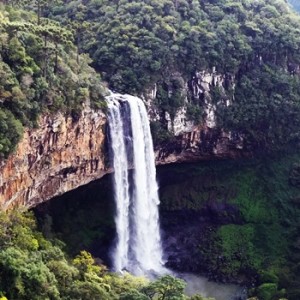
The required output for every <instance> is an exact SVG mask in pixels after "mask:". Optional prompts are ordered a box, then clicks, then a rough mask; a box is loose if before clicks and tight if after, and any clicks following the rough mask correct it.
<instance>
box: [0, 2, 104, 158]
mask: <svg viewBox="0 0 300 300" xmlns="http://www.w3.org/2000/svg"><path fill="white" fill-rule="evenodd" d="M37 2H41V3H40V4H39V5H42V1H37ZM16 3H18V4H16ZM7 4H8V5H6V6H3V5H2V4H1V5H0V132H1V134H0V158H1V157H7V156H8V154H10V153H11V152H12V151H13V150H14V149H15V147H16V145H17V143H18V141H19V140H20V138H21V136H22V132H23V126H35V125H36V124H37V119H38V116H39V114H40V113H45V112H50V113H52V112H56V111H58V110H60V111H62V112H65V113H71V112H72V113H74V112H76V113H77V114H78V113H79V112H80V110H81V109H82V108H83V107H84V106H86V105H91V106H94V107H98V108H99V107H101V102H103V93H104V88H103V86H102V85H101V83H100V77H99V75H97V74H96V73H95V71H94V70H93V69H92V68H91V67H89V63H90V62H91V60H90V58H89V57H88V56H87V55H80V56H78V54H77V52H76V47H75V46H74V45H73V43H72V40H73V34H72V32H71V31H70V30H68V29H67V28H65V27H62V26H61V25H60V24H58V23H56V22H53V21H50V20H42V21H41V20H38V19H37V18H36V15H35V14H34V13H31V12H25V11H22V10H19V9H17V8H15V7H16V6H22V5H24V4H28V1H24V2H23V1H19V2H17V1H16V2H11V1H8V3H7ZM31 4H32V5H35V4H33V3H32V2H31ZM13 6H14V7H13ZM8 128H9V130H8Z"/></svg>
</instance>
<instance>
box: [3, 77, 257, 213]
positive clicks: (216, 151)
mask: <svg viewBox="0 0 300 300" xmlns="http://www.w3.org/2000/svg"><path fill="white" fill-rule="evenodd" d="M173 76H175V77H176V76H177V77H178V76H179V75H178V74H174V75H173ZM226 80H227V81H228V79H226V78H225V76H222V75H220V74H216V73H205V72H199V73H196V74H195V76H194V77H193V78H191V80H190V81H189V82H184V83H183V88H182V91H181V93H182V95H183V97H184V98H185V100H184V104H183V105H182V107H180V108H179V109H177V112H176V114H175V116H174V117H173V118H170V115H169V114H168V112H166V111H162V110H161V109H160V107H159V106H157V105H156V104H155V103H156V102H155V98H156V92H157V90H156V86H154V87H153V89H152V90H150V91H148V93H146V94H145V95H143V96H142V97H143V98H144V101H145V103H146V106H147V109H148V114H149V117H150V120H151V121H152V122H153V121H159V122H165V123H167V129H168V130H169V132H171V133H172V139H171V140H169V141H167V142H163V143H160V144H158V145H156V149H155V150H156V164H158V165H161V164H168V163H175V162H177V163H180V162H194V161H200V160H211V159H223V158H238V157H243V156H245V155H246V156H249V155H251V153H250V152H249V151H247V150H246V148H245V146H244V139H243V135H242V134H240V133H234V132H225V131H224V130H222V128H218V126H216V120H215V110H216V105H215V104H213V103H212V101H211V97H210V95H209V91H210V89H211V87H212V86H216V85H219V87H220V88H222V89H224V86H225V84H226ZM232 82H233V81H232ZM227 85H228V82H227ZM189 93H190V96H192V97H193V99H194V100H195V99H196V101H198V102H199V101H200V100H201V101H202V104H201V105H202V108H203V109H204V112H205V113H204V119H203V121H202V122H201V124H200V125H199V124H196V122H194V121H190V120H188V118H187V114H186V111H187V104H188V101H189V100H188V96H189V95H188V94H189ZM226 101H228V104H230V99H227V100H226ZM106 121H107V120H106V116H105V114H104V113H103V112H101V111H93V110H91V109H89V108H85V109H83V111H82V113H81V116H80V117H79V119H78V120H73V119H72V118H71V117H70V116H65V115H63V114H62V113H58V114H56V115H44V116H42V117H41V118H40V121H39V126H38V128H36V129H26V131H25V133H24V136H23V139H22V140H21V142H20V143H19V145H18V147H17V149H16V151H15V153H13V154H12V155H10V157H9V158H8V159H7V160H3V161H2V162H0V205H1V207H2V208H3V209H7V208H9V207H13V206H20V205H25V206H26V207H32V206H35V205H37V204H38V203H41V202H44V201H46V200H48V199H50V198H53V197H54V196H58V195H60V194H63V193H65V192H67V191H70V190H72V189H75V188H77V187H79V186H81V185H84V184H87V183H89V182H91V181H93V180H95V179H98V178H101V177H102V176H103V175H105V174H107V173H109V172H111V171H112V170H111V169H110V168H109V166H108V155H107V150H106V149H107V148H108V147H107V145H106V134H105V132H106ZM108 142H109V141H108Z"/></svg>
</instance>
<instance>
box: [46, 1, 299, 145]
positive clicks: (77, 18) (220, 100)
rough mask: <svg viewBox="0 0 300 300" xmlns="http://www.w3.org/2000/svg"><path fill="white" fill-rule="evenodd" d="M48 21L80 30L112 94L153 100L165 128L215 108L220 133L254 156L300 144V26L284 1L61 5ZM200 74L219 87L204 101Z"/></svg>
mask: <svg viewBox="0 0 300 300" xmlns="http://www.w3.org/2000/svg"><path fill="white" fill-rule="evenodd" d="M46 15H47V16H49V17H51V18H53V19H55V20H57V21H59V22H61V23H63V24H69V23H70V20H71V24H72V23H74V22H75V24H76V26H75V30H76V41H77V45H78V47H79V49H81V51H87V52H89V54H90V55H91V57H92V59H93V66H94V67H95V68H96V69H97V70H98V71H100V72H101V73H102V74H103V77H104V79H105V80H106V81H108V83H109V85H110V87H111V89H113V90H117V91H121V92H130V93H136V94H140V95H144V94H145V93H146V94H147V90H151V91H152V92H153V91H156V95H155V99H154V103H155V104H156V105H157V106H158V108H159V110H160V112H161V113H160V114H161V124H160V127H162V128H166V125H165V124H166V122H167V120H166V118H165V116H164V114H165V112H167V113H169V114H170V117H171V119H173V120H174V118H175V116H176V113H177V112H178V111H179V110H180V108H181V107H183V106H185V107H186V108H187V113H186V115H185V118H186V119H187V120H191V121H196V122H199V120H200V121H201V120H202V121H203V120H206V119H207V117H208V114H209V113H208V112H207V109H206V105H207V102H208V101H210V105H211V107H213V108H214V111H213V113H214V115H215V119H216V122H217V125H218V127H219V128H222V129H224V130H227V131H229V130H230V131H236V130H237V131H239V132H242V133H243V134H244V135H245V138H246V140H247V142H248V144H251V145H254V149H256V150H259V151H261V150H262V149H264V148H268V149H276V148H278V147H280V146H281V145H282V144H286V143H287V142H298V141H299V136H298V134H297V132H299V129H300V119H299V118H298V116H299V112H300V111H299V109H300V105H299V104H300V102H299V99H300V89H299V86H300V80H299V63H300V52H299V49H300V17H299V16H298V15H297V14H295V13H294V12H293V11H291V9H290V8H289V6H288V5H287V3H286V2H285V1H284V0H276V1H274V0H259V1H248V0H243V1H240V0H222V1H212V0H208V1H196V0H194V1H187V0H180V1H179V0H178V1H171V0H163V1H156V0H148V1H117V0H114V1H105V0H104V1H64V2H63V3H62V4H61V5H56V6H52V7H50V8H49V10H48V11H47V13H46ZM201 72H203V73H204V77H205V76H213V77H214V78H216V79H215V82H214V83H211V82H210V81H209V82H208V83H209V91H208V93H204V92H203V91H197V90H196V91H195V90H194V89H193V84H194V81H193V79H195V78H196V79H197V78H198V76H199V74H202V73H201ZM218 78H219V79H220V81H218ZM206 92H207V91H206ZM146 97H147V96H146ZM208 98H210V99H209V100H207V99H208ZM228 104H230V105H228ZM290 120H293V122H290Z"/></svg>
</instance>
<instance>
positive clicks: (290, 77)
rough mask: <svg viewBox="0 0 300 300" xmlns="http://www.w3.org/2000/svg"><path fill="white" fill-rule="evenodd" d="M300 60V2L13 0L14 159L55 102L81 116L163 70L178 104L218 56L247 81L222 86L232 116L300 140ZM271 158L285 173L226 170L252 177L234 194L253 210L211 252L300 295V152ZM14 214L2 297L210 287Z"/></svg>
mask: <svg viewBox="0 0 300 300" xmlns="http://www.w3.org/2000/svg"><path fill="white" fill-rule="evenodd" d="M289 2H290V3H291V4H292V5H294V7H295V9H297V7H298V6H299V4H298V2H297V1H292V0H290V1H289ZM297 5H298V6H297ZM299 65H300V16H299V15H298V14H296V13H295V12H294V11H293V10H292V9H291V8H290V7H289V6H288V5H287V2H286V1H285V0H256V1H254V0H206V1H204V0H144V1H138V0H136V1H135V0H74V1H73V0H65V1H61V0H57V1H43V0H32V1H30V0H24V1H22V0H15V1H10V0H6V1H2V3H1V4H0V159H1V160H2V159H5V158H7V157H8V155H9V154H10V153H12V152H13V151H14V150H15V148H16V145H17V143H18V141H19V140H20V138H21V137H22V133H23V130H24V128H25V127H35V126H38V118H39V116H40V115H41V114H43V113H48V114H52V113H55V112H57V111H61V112H63V113H66V114H70V115H72V117H73V119H74V121H76V120H77V119H78V117H79V115H80V112H81V110H82V109H83V108H84V107H86V106H91V107H93V108H101V109H105V101H104V100H103V99H104V96H105V93H106V90H105V86H106V85H108V86H109V87H110V88H111V89H112V90H116V91H120V92H126V93H133V94H136V95H141V94H143V93H145V91H146V90H147V89H149V88H152V87H153V85H154V84H156V85H157V90H158V92H157V99H155V101H156V102H155V104H156V105H157V106H158V107H160V109H162V110H163V111H168V112H169V113H170V115H171V117H174V115H175V112H176V111H177V109H178V108H179V107H180V106H182V105H183V104H184V101H185V99H184V93H183V92H182V91H183V89H185V88H186V83H188V82H189V81H190V80H191V78H193V76H194V75H195V73H196V72H197V71H204V70H205V71H207V72H213V70H214V72H216V73H218V74H223V75H224V76H225V78H233V79H234V88H232V85H229V84H228V85H227V84H225V87H224V89H220V88H219V87H218V86H211V91H210V98H211V100H212V102H213V103H214V104H215V105H216V107H217V110H216V116H217V121H218V123H217V125H218V127H219V128H222V129H224V130H227V131H232V132H234V131H237V132H239V133H242V134H244V135H245V137H246V138H247V139H248V141H249V145H251V147H252V149H254V150H256V151H262V150H264V149H268V150H280V149H281V150H282V148H283V149H284V147H286V146H287V145H288V144H292V145H298V143H299V141H300V134H299V133H300V76H299V75H300V69H299ZM100 74H101V76H100ZM104 81H105V83H104ZM187 86H188V84H187ZM170 92H171V93H170ZM170 95H171V96H170ZM187 96H188V97H187V101H188V108H189V109H190V111H189V112H190V117H191V118H192V119H193V120H197V121H201V120H202V119H203V118H205V111H204V102H203V101H200V99H199V98H197V97H195V95H191V94H190V93H187ZM227 99H231V100H232V103H231V105H229V106H228V105H227ZM156 125H157V124H156ZM159 126H160V125H157V128H156V129H157V132H160V133H161V131H160V129H161V128H159ZM163 134H164V137H163V139H164V138H165V137H167V138H170V134H169V133H166V132H163ZM295 161H296V162H295ZM292 163H294V164H293V166H292V167H290V165H291V164H292ZM287 165H289V167H290V169H289V170H287V169H286V166H287ZM208 169H210V167H208ZM205 171H207V170H205ZM222 171H223V170H221V171H220V172H222ZM227 171H228V170H226V172H227ZM263 171H264V172H265V173H267V175H268V176H269V175H270V174H271V175H272V176H269V177H268V176H267V175H266V174H261V173H260V172H261V169H259V170H256V171H255V172H252V170H250V171H249V170H246V171H245V172H242V173H238V172H237V173H235V175H232V174H231V173H230V172H228V173H226V174H225V173H224V174H225V175H224V174H223V175H224V176H226V180H228V181H227V182H226V183H224V182H225V179H224V181H222V182H221V183H222V184H220V185H221V188H222V189H225V187H226V186H234V187H238V191H237V196H236V197H235V198H233V200H232V201H233V202H234V205H236V206H237V207H238V208H239V210H240V213H241V220H242V221H241V222H240V223H239V224H223V225H222V226H220V227H219V228H217V229H215V232H214V233H215V239H214V240H213V242H214V243H207V245H205V246H206V247H202V248H201V251H202V252H201V253H200V254H201V255H204V256H205V255H206V256H207V260H208V261H209V264H210V266H211V267H212V268H215V272H220V273H222V274H223V276H224V277H226V276H227V277H230V278H234V277H237V276H238V275H240V274H241V273H242V272H243V271H245V270H246V271H247V270H251V272H252V271H253V273H254V276H257V277H258V278H259V279H258V281H257V282H258V284H259V286H260V289H258V290H254V292H253V295H257V294H258V295H260V299H262V300H271V299H279V297H281V296H283V295H285V291H284V289H283V288H285V287H288V288H290V290H291V291H292V292H290V295H291V297H294V298H293V299H297V297H298V295H299V287H298V285H299V284H298V281H299V280H298V278H299V276H300V275H299V274H300V273H299V269H300V268H299V245H298V240H299V234H298V230H299V223H297V217H298V215H299V197H298V198H297V194H298V189H299V173H300V171H299V160H298V158H297V159H295V160H293V161H292V160H287V161H285V160H283V161H282V162H281V164H280V163H278V164H277V163H274V164H270V165H269V166H268V168H264V169H263ZM197 172H198V171H197ZM199 172H202V171H199ZM289 172H290V173H289ZM254 173H255V174H254ZM258 173H259V174H260V175H261V177H260V176H258V175H257V174H258ZM283 173H284V176H283V175H282V174H283ZM287 173H289V175H288V176H287V175H286V174H287ZM228 174H230V176H229V175H228ZM274 174H275V175H274ZM197 175H198V173H197ZM231 175H232V176H231ZM262 175H266V176H265V177H263V176H262ZM266 177H267V178H268V179H267V182H265V181H264V180H266V179H265V178H266ZM270 177H272V179H270ZM279 177H280V178H279ZM281 177H282V178H281ZM221 179H223V178H221ZM221 179H220V181H221ZM259 180H262V181H263V182H264V187H263V188H261V186H260V183H261V182H259ZM209 188H211V187H209ZM218 188H219V187H218ZM182 190H184V191H187V190H188V189H187V188H185V187H183V189H182ZM174 191H175V192H176V188H174ZM174 191H172V193H173V194H172V193H170V194H171V198H168V197H166V198H165V199H163V203H162V204H163V205H165V206H163V209H164V208H166V207H167V208H166V209H168V210H172V209H174V210H176V207H175V208H174V205H175V206H176V203H177V204H178V205H179V206H180V209H187V207H185V205H186V203H185V201H184V200H185V199H184V197H185V195H184V194H180V193H179V192H178V193H175V194H174ZM189 192H191V193H192V191H190V190H189ZM200 192H201V195H203V194H205V191H204V192H203V191H200ZM179 196H180V197H181V198H179ZM169 197H170V196H169ZM169 199H171V200H170V201H169ZM253 199H254V200H253ZM174 201H175V202H174ZM176 201H177V202H176ZM174 203H175V204H174ZM200 204H201V203H200ZM168 205H169V206H168ZM188 205H193V203H192V204H191V203H188ZM189 208H190V207H188V209H189ZM0 223H1V229H0V244H1V249H0V297H2V298H0V299H1V300H4V299H6V298H5V297H7V299H9V300H18V299H28V300H29V299H66V300H67V299H74V300H75V299H108V300H110V299H123V300H145V299H155V300H157V299H170V300H178V299H194V300H196V299H197V300H200V299H204V298H202V297H201V296H199V295H196V296H194V297H191V298H188V297H186V296H184V294H183V290H184V283H183V282H182V281H181V280H178V279H175V278H173V277H170V276H166V277H162V278H160V279H158V280H157V281H154V282H151V283H150V282H147V281H146V280H144V279H140V278H134V277H132V276H130V275H126V276H125V277H122V276H118V275H116V274H112V273H109V272H108V271H107V269H106V267H105V266H103V265H102V264H101V263H99V262H98V261H97V260H95V259H94V258H93V257H92V256H91V255H90V254H89V253H87V252H81V253H80V254H78V256H76V257H75V258H71V257H70V256H68V254H66V253H65V252H64V245H63V243H62V242H61V241H59V240H57V239H55V238H53V235H51V234H50V235H46V236H47V239H46V238H45V237H44V236H43V234H42V233H41V232H40V231H38V230H37V226H36V223H35V220H34V218H33V216H32V215H30V214H20V213H17V212H12V213H9V214H6V213H2V214H1V218H0ZM43 232H44V233H45V232H48V234H49V230H48V231H47V228H46V229H45V228H43ZM258 233H259V234H260V235H259V234H258ZM237 237H238V239H237ZM288 239H295V243H292V244H291V243H290V242H289V241H288ZM262 240H263V241H264V243H263V244H262V243H261V241H262ZM212 247H214V249H215V250H214V251H213V250H212ZM199 251H200V250H199ZM218 251H219V252H218ZM265 251H268V252H267V253H266V252H265ZM220 256H222V258H223V260H222V261H221V263H220V261H219V260H218V259H219V257H220ZM241 261H242V263H241ZM262 270H264V272H263V271H262ZM288 295H289V291H288ZM276 297H277V298H276Z"/></svg>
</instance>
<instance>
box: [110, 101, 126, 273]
mask: <svg viewBox="0 0 300 300" xmlns="http://www.w3.org/2000/svg"><path fill="white" fill-rule="evenodd" d="M108 108H109V114H108V120H109V128H110V136H111V150H112V155H113V167H114V170H115V173H114V177H113V179H114V186H115V189H114V192H115V195H114V197H115V201H116V217H115V222H116V229H117V243H116V247H115V251H114V252H115V253H114V268H115V269H116V270H122V269H124V268H126V267H127V264H128V249H129V247H128V246H129V245H128V243H129V219H128V216H129V183H128V162H127V152H126V147H125V142H124V125H123V121H122V118H121V112H120V111H121V110H120V103H119V102H118V101H114V99H113V97H109V101H108Z"/></svg>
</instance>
